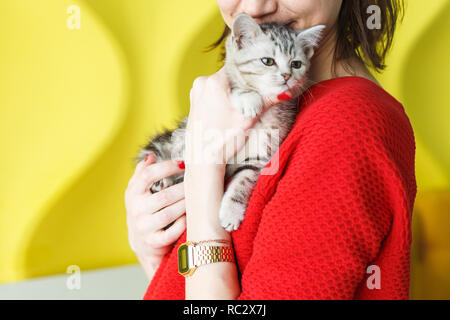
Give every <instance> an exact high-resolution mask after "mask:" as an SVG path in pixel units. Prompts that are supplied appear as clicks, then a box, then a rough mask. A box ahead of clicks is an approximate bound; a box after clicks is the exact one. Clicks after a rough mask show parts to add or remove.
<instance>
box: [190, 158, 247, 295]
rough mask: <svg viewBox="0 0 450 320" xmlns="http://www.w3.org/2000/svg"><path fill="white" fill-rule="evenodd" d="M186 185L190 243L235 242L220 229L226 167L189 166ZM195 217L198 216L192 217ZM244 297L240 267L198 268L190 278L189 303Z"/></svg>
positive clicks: (208, 265)
mask: <svg viewBox="0 0 450 320" xmlns="http://www.w3.org/2000/svg"><path fill="white" fill-rule="evenodd" d="M186 170H187V171H186V175H185V184H186V187H187V189H190V190H193V192H189V193H187V195H186V197H187V207H186V212H187V213H188V214H187V221H186V225H187V235H186V239H187V241H200V240H212V239H224V240H231V235H230V233H229V232H227V231H226V230H225V229H223V228H222V226H220V223H219V208H220V203H221V199H222V195H223V179H224V167H223V166H220V165H209V166H206V165H201V166H198V165H197V166H196V165H193V166H190V167H189V166H188V167H187V168H186ZM190 213H195V214H190ZM239 293H240V287H239V281H238V275H237V268H236V264H234V263H230V262H219V263H211V264H206V265H203V266H201V267H199V268H197V269H196V270H195V272H194V274H193V275H192V276H191V277H187V278H186V299H187V300H188V299H212V300H217V299H221V300H233V299H236V297H237V296H238V295H239Z"/></svg>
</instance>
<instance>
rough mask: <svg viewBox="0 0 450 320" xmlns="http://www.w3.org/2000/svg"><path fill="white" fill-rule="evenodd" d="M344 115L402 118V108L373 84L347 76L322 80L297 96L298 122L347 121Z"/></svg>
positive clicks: (360, 78)
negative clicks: (391, 115)
mask: <svg viewBox="0 0 450 320" xmlns="http://www.w3.org/2000/svg"><path fill="white" fill-rule="evenodd" d="M348 113H359V114H363V115H368V114H371V115H375V114H379V113H399V114H404V109H403V106H402V104H401V103H400V102H399V101H397V100H396V99H395V98H394V97H393V96H392V95H390V94H389V93H388V92H387V91H386V90H384V89H383V88H382V87H381V86H380V85H378V84H376V83H375V82H373V81H371V80H369V79H366V78H362V77H358V76H348V77H340V78H334V79H330V80H325V81H322V82H319V83H317V84H315V85H313V86H311V87H310V88H309V89H308V90H307V91H305V92H304V93H303V95H302V96H301V104H300V113H299V118H298V119H297V120H299V119H301V118H304V120H308V118H309V117H314V118H321V119H324V118H325V119H326V118H329V117H330V116H333V117H336V116H338V117H340V116H342V117H344V118H345V117H347V115H348Z"/></svg>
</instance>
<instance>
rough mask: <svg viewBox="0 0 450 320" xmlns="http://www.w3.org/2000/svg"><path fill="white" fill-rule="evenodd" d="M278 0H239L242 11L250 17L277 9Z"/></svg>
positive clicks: (264, 14)
mask: <svg viewBox="0 0 450 320" xmlns="http://www.w3.org/2000/svg"><path fill="white" fill-rule="evenodd" d="M277 1H278V0H241V8H242V11H243V12H244V13H246V14H248V15H249V16H251V17H252V18H260V17H263V16H266V15H268V14H271V13H274V12H275V11H277Z"/></svg>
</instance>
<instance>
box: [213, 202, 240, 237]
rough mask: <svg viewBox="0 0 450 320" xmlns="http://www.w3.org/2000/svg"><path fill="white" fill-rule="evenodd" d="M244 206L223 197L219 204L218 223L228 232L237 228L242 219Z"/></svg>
mask: <svg viewBox="0 0 450 320" xmlns="http://www.w3.org/2000/svg"><path fill="white" fill-rule="evenodd" d="M245 210H246V207H245V206H244V205H243V204H242V203H239V202H235V201H233V200H231V199H228V198H224V199H223V200H222V204H221V206H220V211H219V219H220V225H221V226H222V227H223V228H224V229H225V230H227V231H228V232H230V231H233V230H237V229H238V228H239V226H240V225H241V223H242V221H243V220H244V215H245Z"/></svg>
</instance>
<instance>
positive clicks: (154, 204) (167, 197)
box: [144, 182, 184, 212]
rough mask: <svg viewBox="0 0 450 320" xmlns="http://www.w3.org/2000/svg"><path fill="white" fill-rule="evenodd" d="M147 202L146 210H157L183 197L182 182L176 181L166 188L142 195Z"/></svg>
mask: <svg viewBox="0 0 450 320" xmlns="http://www.w3.org/2000/svg"><path fill="white" fill-rule="evenodd" d="M144 199H145V202H146V203H147V206H148V207H147V209H146V212H157V211H159V210H161V209H163V208H165V207H167V206H170V205H171V204H174V203H175V202H177V201H180V200H181V199H184V182H181V183H177V184H175V185H173V186H170V187H169V188H167V189H163V190H161V191H159V192H157V193H154V194H148V195H145V196H144Z"/></svg>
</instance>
